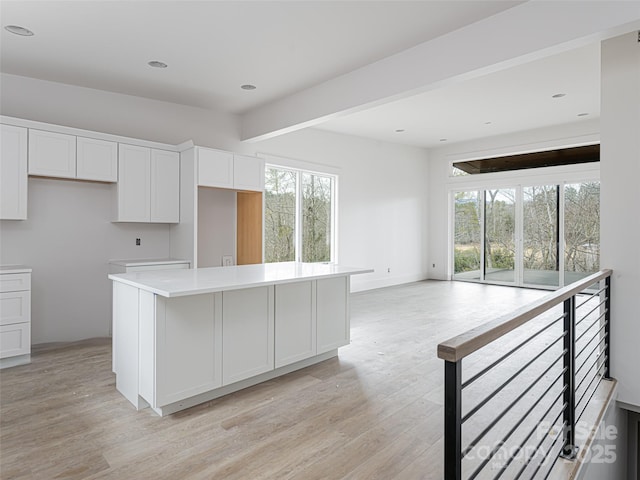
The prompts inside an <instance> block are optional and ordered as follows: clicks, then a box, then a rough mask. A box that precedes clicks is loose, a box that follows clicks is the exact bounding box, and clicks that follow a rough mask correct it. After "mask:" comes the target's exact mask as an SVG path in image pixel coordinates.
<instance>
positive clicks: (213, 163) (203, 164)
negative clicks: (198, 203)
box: [198, 147, 233, 188]
mask: <svg viewBox="0 0 640 480" xmlns="http://www.w3.org/2000/svg"><path fill="white" fill-rule="evenodd" d="M198 185H202V186H203V187H218V188H233V154H232V153H230V152H222V151H220V150H212V149H210V148H201V147H199V148H198Z"/></svg>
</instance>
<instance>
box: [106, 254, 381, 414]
mask: <svg viewBox="0 0 640 480" xmlns="http://www.w3.org/2000/svg"><path fill="white" fill-rule="evenodd" d="M370 272H372V270H370V269H363V268H352V267H344V266H340V265H335V264H321V263H296V262H285V263H267V264H258V265H242V266H231V267H214V268H200V269H191V270H159V271H151V272H137V273H127V274H117V275H109V278H110V279H111V280H113V356H114V358H113V360H114V362H113V368H114V372H115V374H116V388H117V389H118V391H120V393H122V394H123V395H124V396H125V397H126V398H127V399H128V400H129V401H130V402H131V403H132V404H133V405H134V406H135V407H136V408H138V409H140V408H145V407H147V406H150V407H151V408H152V409H153V410H154V411H155V412H156V413H158V414H159V415H167V414H170V413H173V412H176V411H179V410H182V409H185V408H189V407H191V406H194V405H197V404H199V403H202V402H206V401H208V400H211V399H213V398H217V397H220V396H222V395H226V394H228V393H231V392H234V391H237V390H240V389H242V388H246V387H248V386H251V385H255V384H257V383H260V382H263V381H265V380H269V379H271V378H274V377H277V376H280V375H284V374H286V373H289V372H292V371H294V370H297V369H300V368H304V367H306V366H309V365H312V364H314V363H318V362H320V361H323V360H326V359H328V358H331V357H334V356H336V355H337V353H338V350H337V349H338V347H341V346H343V345H347V344H348V343H349V336H350V335H349V330H350V325H349V284H350V281H349V279H350V276H351V275H356V274H361V273H370Z"/></svg>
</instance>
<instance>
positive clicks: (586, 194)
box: [452, 180, 600, 288]
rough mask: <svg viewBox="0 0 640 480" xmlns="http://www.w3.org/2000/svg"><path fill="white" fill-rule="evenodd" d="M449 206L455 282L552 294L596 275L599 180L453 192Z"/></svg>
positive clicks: (598, 235)
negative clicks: (529, 288) (547, 290)
mask: <svg viewBox="0 0 640 480" xmlns="http://www.w3.org/2000/svg"><path fill="white" fill-rule="evenodd" d="M452 200H453V232H452V233H453V250H452V253H453V262H452V263H453V278H454V279H456V280H469V281H480V282H488V283H498V284H507V285H519V286H534V287H541V288H557V287H562V286H564V285H568V284H570V283H572V282H575V281H577V280H580V279H582V278H584V277H586V276H588V275H590V274H592V273H594V272H597V271H598V270H599V268H600V182H599V181H597V180H593V181H585V182H582V183H563V184H562V185H561V184H560V182H558V183H557V184H546V185H545V184H541V185H525V186H522V185H521V186H517V187H510V188H496V189H491V188H486V189H477V190H475V189H474V190H466V191H457V192H455V191H454V192H453V197H452ZM483 203H484V205H483Z"/></svg>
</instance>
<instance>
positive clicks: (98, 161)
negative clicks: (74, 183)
mask: <svg viewBox="0 0 640 480" xmlns="http://www.w3.org/2000/svg"><path fill="white" fill-rule="evenodd" d="M76 141H77V150H78V154H77V162H76V177H77V178H81V179H83V180H95V181H99V182H117V181H118V144H117V143H116V142H108V141H106V140H97V139H95V138H85V137H78V138H77V140H76Z"/></svg>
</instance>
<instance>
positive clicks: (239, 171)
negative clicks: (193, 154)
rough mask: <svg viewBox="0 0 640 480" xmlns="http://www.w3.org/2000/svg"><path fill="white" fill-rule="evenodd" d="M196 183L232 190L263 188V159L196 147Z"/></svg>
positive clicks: (257, 189)
mask: <svg viewBox="0 0 640 480" xmlns="http://www.w3.org/2000/svg"><path fill="white" fill-rule="evenodd" d="M196 150H197V155H198V185H200V186H203V187H218V188H230V189H234V190H251V191H258V192H261V191H263V190H264V160H263V159H261V158H258V157H250V156H248V155H237V154H234V153H231V152H224V151H222V150H213V149H210V148H203V147H196Z"/></svg>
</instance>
